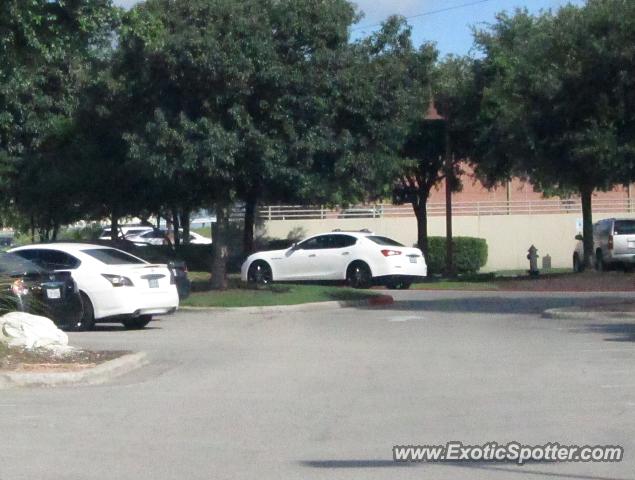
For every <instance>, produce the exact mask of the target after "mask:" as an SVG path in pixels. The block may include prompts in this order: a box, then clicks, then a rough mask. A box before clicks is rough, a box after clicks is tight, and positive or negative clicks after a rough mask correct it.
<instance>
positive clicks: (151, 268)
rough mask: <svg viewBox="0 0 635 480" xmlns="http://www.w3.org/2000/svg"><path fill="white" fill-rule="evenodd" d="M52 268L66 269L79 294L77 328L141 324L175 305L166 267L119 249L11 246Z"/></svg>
mask: <svg viewBox="0 0 635 480" xmlns="http://www.w3.org/2000/svg"><path fill="white" fill-rule="evenodd" d="M11 251H12V252H13V253H15V254H16V255H20V256H21V257H23V258H26V259H27V260H30V261H32V262H33V263H36V264H37V265H39V266H41V267H43V268H46V269H51V270H54V271H56V272H59V271H67V272H71V274H72V276H73V279H74V280H75V281H76V282H77V286H78V288H79V292H80V295H81V298H82V303H83V306H84V309H83V318H82V328H83V329H85V330H90V329H92V328H93V326H94V324H95V323H96V322H121V323H123V325H124V326H125V327H126V328H128V329H139V328H143V327H145V326H146V325H147V324H148V323H149V322H150V321H151V320H152V316H153V315H164V314H169V313H172V312H174V311H176V309H177V308H178V306H179V296H178V293H177V289H176V280H175V276H174V274H173V273H172V272H171V271H170V269H169V268H168V267H167V265H156V264H150V263H148V262H146V261H145V260H142V259H141V258H138V257H135V256H134V255H130V254H129V253H126V252H124V251H122V250H117V249H115V248H110V247H105V246H102V245H90V244H85V243H51V244H42V245H29V246H25V247H19V248H16V249H13V250H11Z"/></svg>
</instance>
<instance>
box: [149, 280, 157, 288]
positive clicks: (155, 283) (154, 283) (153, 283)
mask: <svg viewBox="0 0 635 480" xmlns="http://www.w3.org/2000/svg"><path fill="white" fill-rule="evenodd" d="M148 286H149V287H150V288H159V279H158V278H151V279H150V280H148Z"/></svg>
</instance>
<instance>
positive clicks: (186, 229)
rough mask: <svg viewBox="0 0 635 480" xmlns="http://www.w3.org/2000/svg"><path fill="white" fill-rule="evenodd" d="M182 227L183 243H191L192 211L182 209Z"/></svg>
mask: <svg viewBox="0 0 635 480" xmlns="http://www.w3.org/2000/svg"><path fill="white" fill-rule="evenodd" d="M181 228H182V229H183V244H184V245H189V243H190V211H189V210H187V209H185V210H182V211H181Z"/></svg>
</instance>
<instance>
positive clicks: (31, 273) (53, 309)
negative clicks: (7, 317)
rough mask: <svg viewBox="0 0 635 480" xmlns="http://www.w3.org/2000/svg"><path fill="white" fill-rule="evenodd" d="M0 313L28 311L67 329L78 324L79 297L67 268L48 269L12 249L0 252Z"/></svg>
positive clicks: (78, 326) (74, 327)
mask: <svg viewBox="0 0 635 480" xmlns="http://www.w3.org/2000/svg"><path fill="white" fill-rule="evenodd" d="M0 291H1V292H2V293H1V294H0V313H1V314H4V313H8V312H13V311H22V312H28V313H32V314H35V315H42V316H44V317H47V318H50V319H51V320H53V321H54V322H55V323H56V324H57V325H59V326H62V327H67V328H69V329H73V330H74V329H78V328H81V322H82V312H83V311H82V301H81V298H80V294H79V290H78V289H77V285H76V284H75V281H74V280H73V278H72V276H71V274H70V273H68V272H57V273H54V272H49V271H47V270H45V269H43V268H41V267H39V266H37V265H35V264H34V263H32V262H30V261H28V260H25V259H24V258H22V257H20V256H18V255H14V254H12V253H0Z"/></svg>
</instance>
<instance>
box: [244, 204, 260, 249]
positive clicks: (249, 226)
mask: <svg viewBox="0 0 635 480" xmlns="http://www.w3.org/2000/svg"><path fill="white" fill-rule="evenodd" d="M256 205H257V201H256V195H248V196H247V200H246V202H245V227H244V231H243V255H244V256H245V257H248V256H249V255H251V254H252V253H254V251H255V246H254V227H255V224H256Z"/></svg>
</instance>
